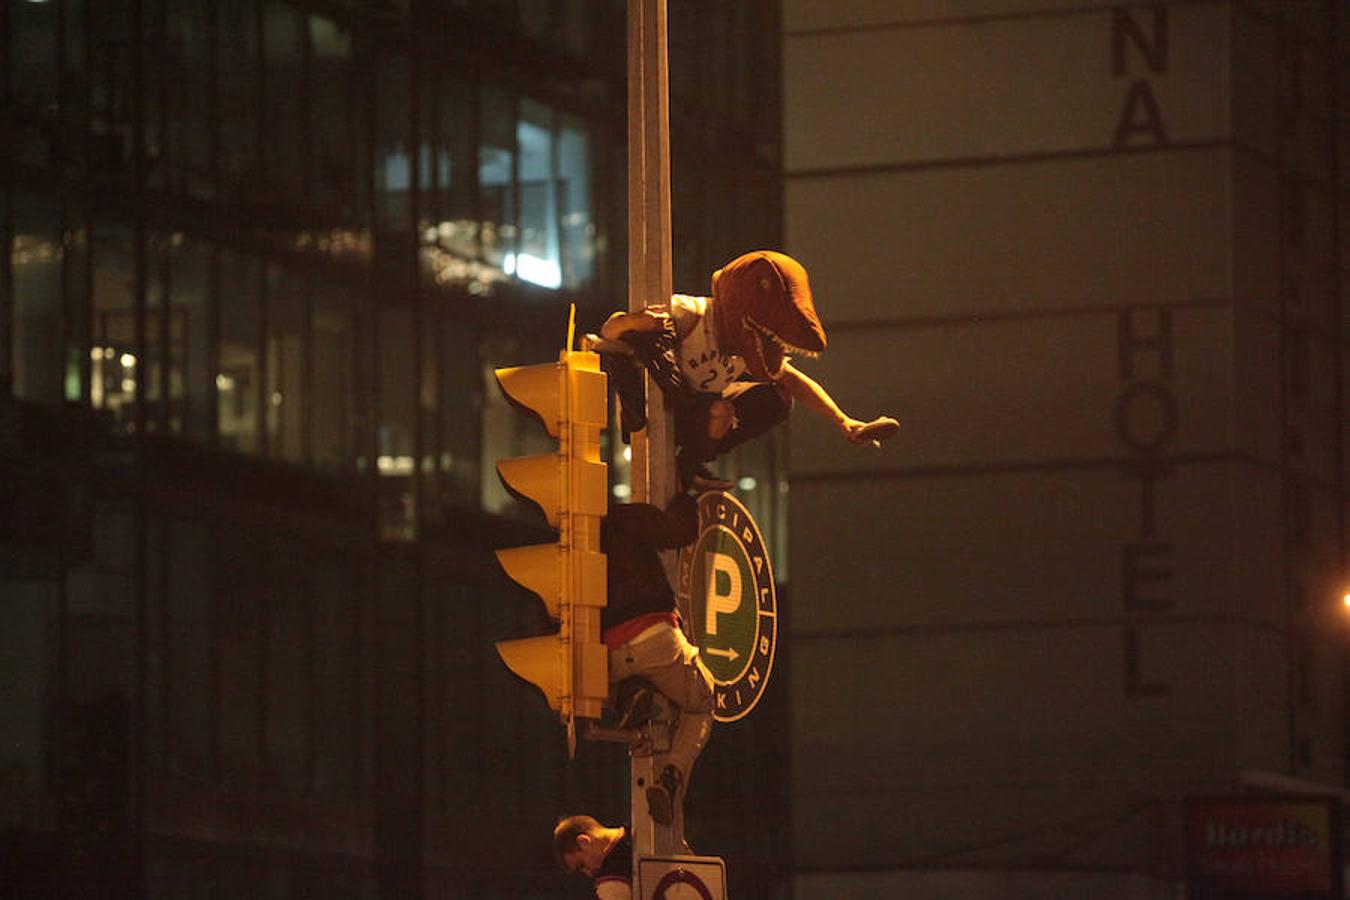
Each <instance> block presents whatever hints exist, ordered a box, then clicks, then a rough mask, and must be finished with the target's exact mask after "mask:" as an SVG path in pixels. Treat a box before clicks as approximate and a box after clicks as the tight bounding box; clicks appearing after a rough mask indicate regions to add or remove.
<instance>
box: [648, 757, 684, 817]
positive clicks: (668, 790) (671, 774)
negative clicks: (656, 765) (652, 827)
mask: <svg viewBox="0 0 1350 900" xmlns="http://www.w3.org/2000/svg"><path fill="white" fill-rule="evenodd" d="M680 781H681V778H680V770H679V769H677V768H675V767H674V766H666V767H665V768H664V769H662V770H661V774H660V776H658V777H657V779H656V782H655V783H654V784H650V785H648V786H647V815H649V816H651V817H652V821H653V822H655V823H656V824H657V825H664V826H669V825H670V823H671V822H673V821H675V797H676V795H677V794H679V791H680Z"/></svg>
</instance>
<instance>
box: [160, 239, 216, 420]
mask: <svg viewBox="0 0 1350 900" xmlns="http://www.w3.org/2000/svg"><path fill="white" fill-rule="evenodd" d="M169 289H170V297H171V300H170V314H169V315H170V321H171V322H172V323H173V327H172V328H171V332H172V334H173V339H172V341H171V343H170V348H169V350H170V354H171V356H170V361H169V388H170V397H171V402H170V416H169V427H170V429H171V430H172V431H175V432H178V433H181V434H188V435H191V436H193V437H197V438H209V437H210V436H211V435H212V434H214V431H215V429H214V428H213V427H212V422H211V418H210V414H211V402H212V393H213V392H214V391H215V389H216V386H215V373H213V372H212V371H211V370H210V367H209V360H210V354H209V347H208V343H207V342H208V341H209V340H210V336H209V332H208V330H207V327H206V326H207V316H208V312H209V310H210V308H211V306H210V298H211V248H210V247H209V246H208V245H206V244H204V243H202V242H201V241H198V240H196V239H193V238H189V237H186V236H185V235H182V234H175V235H174V236H173V238H172V240H171V241H170V248H169Z"/></svg>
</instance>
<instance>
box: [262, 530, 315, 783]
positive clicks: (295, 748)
mask: <svg viewBox="0 0 1350 900" xmlns="http://www.w3.org/2000/svg"><path fill="white" fill-rule="evenodd" d="M269 557H270V558H269V562H270V565H269V567H268V568H269V570H270V571H269V578H268V585H267V588H268V597H269V602H268V604H267V607H266V611H265V620H266V622H267V626H266V647H267V651H266V652H267V663H266V668H265V670H264V671H265V672H266V678H267V683H266V685H265V686H264V689H265V690H266V696H267V734H266V739H267V766H268V773H267V774H268V778H269V783H271V784H273V785H277V786H280V787H283V788H286V789H288V792H298V791H300V790H303V789H304V787H305V786H306V783H307V781H308V778H309V732H310V728H309V703H310V691H309V686H310V677H309V666H310V662H311V655H312V648H311V646H310V624H309V618H310V610H309V586H308V584H307V581H308V578H307V572H308V570H309V560H308V559H307V557H306V554H305V552H304V548H302V547H300V546H298V545H296V544H294V543H291V544H289V545H283V546H281V547H278V548H277V550H276V551H274V552H272V553H270V554H269Z"/></svg>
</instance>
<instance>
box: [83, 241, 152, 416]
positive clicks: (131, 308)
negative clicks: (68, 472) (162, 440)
mask: <svg viewBox="0 0 1350 900" xmlns="http://www.w3.org/2000/svg"><path fill="white" fill-rule="evenodd" d="M132 255H133V241H132V231H131V229H130V228H126V227H124V226H121V225H115V224H100V225H99V226H98V227H97V228H96V229H95V230H94V333H93V347H92V348H91V349H90V351H89V355H90V357H91V360H90V362H91V370H90V385H89V399H90V403H91V404H92V405H93V407H94V408H95V409H102V410H105V411H106V413H107V415H108V418H109V421H110V424H111V425H112V426H113V427H114V428H116V429H119V430H123V431H129V430H131V429H132V428H133V427H134V426H135V400H136V379H137V377H139V376H140V372H139V371H138V365H137V363H138V360H137V358H136V353H137V347H136V316H135V290H136V270H135V266H134V265H133V262H132Z"/></svg>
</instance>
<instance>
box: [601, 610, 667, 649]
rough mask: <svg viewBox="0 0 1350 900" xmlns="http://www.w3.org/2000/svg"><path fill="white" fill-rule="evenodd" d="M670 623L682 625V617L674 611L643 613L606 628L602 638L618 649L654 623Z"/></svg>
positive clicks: (611, 647)
mask: <svg viewBox="0 0 1350 900" xmlns="http://www.w3.org/2000/svg"><path fill="white" fill-rule="evenodd" d="M662 623H668V624H669V625H670V626H671V627H672V628H679V627H680V619H679V617H678V616H676V615H675V613H673V612H653V613H643V614H642V615H640V616H637V617H636V618H633V619H628V620H626V621H623V622H620V623H619V624H618V625H614V626H612V627H610V628H606V629H605V633H604V634H603V635H601V640H603V641H604V642H605V646H606V647H608V648H609V649H611V650H617V649H619V648H620V647H621V646H623V645H624V644H626V643H628V642H629V641H631V640H632V639H633V638H635V637H637V636H638V635H639V634H642V632H644V631H646V630H647V629H648V628H651V627H652V626H653V625H660V624H662Z"/></svg>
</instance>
